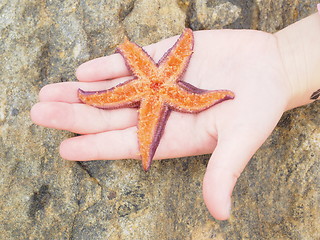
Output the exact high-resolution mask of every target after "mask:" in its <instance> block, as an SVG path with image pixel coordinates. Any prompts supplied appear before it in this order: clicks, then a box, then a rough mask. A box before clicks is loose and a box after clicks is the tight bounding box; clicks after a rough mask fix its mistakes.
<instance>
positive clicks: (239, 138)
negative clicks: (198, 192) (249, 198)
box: [203, 131, 263, 220]
mask: <svg viewBox="0 0 320 240" xmlns="http://www.w3.org/2000/svg"><path fill="white" fill-rule="evenodd" d="M250 132H251V133H252V131H246V132H242V133H236V134H235V133H234V132H233V133H232V134H229V135H228V137H220V136H219V139H218V144H217V146H216V149H215V151H214V152H213V154H212V155H211V158H210V160H209V163H208V166H207V171H206V173H205V176H204V181H203V197H204V201H205V204H206V206H207V208H208V210H209V212H210V213H211V215H212V216H213V217H214V218H216V219H218V220H226V219H228V218H229V216H230V210H231V195H232V191H233V188H234V186H235V184H236V182H237V179H238V177H239V176H240V174H241V172H242V171H243V169H244V167H245V166H246V165H247V163H248V162H249V160H250V158H251V157H252V155H253V154H254V153H255V152H256V150H257V149H258V148H259V147H260V146H261V145H262V143H263V140H262V139H261V140H262V141H257V138H255V137H254V136H253V135H255V134H254V133H252V134H251V135H250Z"/></svg>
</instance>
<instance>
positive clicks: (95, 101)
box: [78, 79, 142, 109]
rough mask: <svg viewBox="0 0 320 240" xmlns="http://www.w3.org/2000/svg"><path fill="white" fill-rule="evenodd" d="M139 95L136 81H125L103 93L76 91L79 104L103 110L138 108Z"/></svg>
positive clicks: (139, 87)
mask: <svg viewBox="0 0 320 240" xmlns="http://www.w3.org/2000/svg"><path fill="white" fill-rule="evenodd" d="M141 94H142V86H141V83H140V82H139V81H138V80H137V79H132V80H129V81H126V82H124V83H121V84H119V85H117V86H115V87H113V88H110V89H107V90H103V91H83V90H81V89H79V90H78V97H79V99H80V101H81V102H83V103H85V104H88V105H91V106H94V107H97V108H103V109H115V108H122V107H135V106H138V104H139V101H140V99H141Z"/></svg>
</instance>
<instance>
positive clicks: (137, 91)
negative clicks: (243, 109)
mask: <svg viewBox="0 0 320 240" xmlns="http://www.w3.org/2000/svg"><path fill="white" fill-rule="evenodd" d="M193 43H194V39H193V33H192V30H191V29H185V31H184V32H183V34H182V35H181V36H180V38H179V39H178V40H177V42H176V43H175V44H174V46H173V47H172V48H171V49H169V50H168V51H167V53H166V54H165V55H164V56H163V57H162V58H161V60H160V61H159V62H158V63H155V62H154V61H153V59H152V58H151V57H150V56H149V55H148V54H147V53H146V52H145V51H144V50H143V49H142V48H141V47H139V46H138V45H136V44H135V43H132V42H130V41H128V40H125V42H124V43H123V44H121V45H120V46H119V47H118V49H117V51H118V52H119V53H120V54H121V55H122V56H123V58H124V59H125V62H126V64H127V67H128V68H129V69H130V70H131V72H132V74H133V75H134V78H133V79H132V80H129V81H126V82H124V83H121V84H119V85H117V86H115V87H113V88H111V89H108V90H103V91H90V92H88V91H83V90H81V89H79V91H78V97H79V99H80V100H81V101H82V102H83V103H86V104H88V105H91V106H94V107H97V108H102V109H116V108H124V107H139V110H138V127H137V129H138V130H137V135H138V143H139V150H140V156H141V159H142V167H143V169H144V170H145V171H147V170H148V169H149V168H150V166H151V162H152V159H153V156H154V154H155V152H156V149H157V147H158V145H159V142H160V138H161V136H162V133H163V131H164V127H165V124H166V121H167V119H168V117H169V113H170V111H171V110H174V111H179V112H185V113H198V112H201V111H203V110H205V109H207V108H209V107H211V106H213V105H215V104H217V103H220V102H222V101H224V100H228V99H233V98H234V93H233V92H231V91H229V90H214V91H210V90H203V89H199V88H197V87H194V86H193V85H191V84H189V83H187V82H183V81H182V77H183V74H184V72H185V71H186V68H187V66H188V64H189V61H190V58H191V55H192V51H193Z"/></svg>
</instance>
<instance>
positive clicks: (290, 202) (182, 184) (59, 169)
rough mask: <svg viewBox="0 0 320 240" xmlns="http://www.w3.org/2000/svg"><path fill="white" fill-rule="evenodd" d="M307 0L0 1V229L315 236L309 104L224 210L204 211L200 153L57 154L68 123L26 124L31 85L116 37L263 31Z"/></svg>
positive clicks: (8, 234)
mask: <svg viewBox="0 0 320 240" xmlns="http://www.w3.org/2000/svg"><path fill="white" fill-rule="evenodd" d="M317 2H318V1H316V0H314V1H312V0H301V1H298V0H297V1H291V0H247V1H242V0H229V1H227V0H217V1H213V0H211V1H210V0H207V1H205V0H202V1H201V0H194V1H189V0H155V1H149V0H123V1H121V0H108V1H107V0H104V1H101V0H99V1H98V0H87V1H82V0H81V1H70V0H67V1H52V0H47V1H42V0H34V1H28V0H21V1H18V0H2V1H1V2H0V34H1V35H0V36H1V44H0V59H1V65H0V74H1V80H0V89H1V94H0V104H1V105H0V124H1V125H0V148H1V151H0V161H1V174H0V223H1V224H0V239H177V240H178V239H181V240H182V239H197V240H201V239H320V230H319V226H320V207H319V206H320V175H319V172H320V160H319V159H320V148H319V143H320V130H319V125H320V120H319V109H320V104H319V102H318V103H314V104H311V105H309V106H306V107H303V108H300V109H295V110H292V111H290V112H288V113H286V114H285V115H284V117H283V118H282V120H281V122H280V123H279V125H278V127H277V128H276V129H275V131H274V132H273V134H272V135H271V136H270V137H269V139H268V140H267V142H266V143H265V144H264V145H263V147H262V148H261V149H260V150H259V151H258V152H257V153H256V155H255V156H254V157H253V159H252V161H251V162H250V164H249V165H248V166H247V168H246V170H245V171H244V173H243V174H242V176H241V177H240V179H239V182H238V184H237V186H236V188H235V191H234V196H233V215H232V217H231V219H230V220H229V221H224V222H219V221H215V220H213V219H212V217H210V215H209V213H208V212H207V210H206V208H205V206H204V203H203V200H202V194H201V182H202V177H203V174H204V171H205V166H206V163H207V160H208V157H209V156H197V157H189V158H182V159H176V160H164V161H156V162H155V163H153V166H152V169H151V171H150V172H148V173H145V172H143V171H141V168H140V163H139V162H138V161H134V160H125V161H108V162H107V161H96V162H82V163H77V162H67V161H64V160H62V159H61V158H60V157H59V154H58V151H57V148H58V146H59V143H60V142H61V141H62V139H64V138H66V137H68V136H71V134H70V133H67V132H63V131H57V130H51V129H45V128H42V127H39V126H35V125H33V124H32V123H31V121H30V119H29V110H30V108H31V106H32V105H33V104H34V103H35V102H36V101H37V94H38V92H39V90H40V88H41V87H42V86H44V85H46V84H48V83H55V82H61V81H72V80H75V77H74V69H75V68H76V66H78V65H79V64H80V63H82V62H84V61H86V60H88V59H92V58H95V57H98V56H103V55H106V54H110V53H112V52H113V51H114V48H115V46H116V45H117V44H119V43H120V42H121V41H122V40H123V38H124V36H125V35H127V36H129V38H131V39H133V40H134V41H136V42H138V43H139V44H143V45H144V44H150V43H152V42H156V41H158V40H160V39H162V38H166V37H169V36H172V35H176V34H178V33H180V32H181V30H182V29H183V28H184V27H185V26H188V27H191V28H193V29H194V30H198V29H212V28H252V29H261V30H265V31H268V32H274V31H277V30H278V29H281V28H283V27H285V26H286V25H288V24H290V23H292V22H294V21H296V20H298V19H300V18H303V17H305V16H307V15H308V14H310V13H311V12H313V11H314V10H315V5H316V3H317Z"/></svg>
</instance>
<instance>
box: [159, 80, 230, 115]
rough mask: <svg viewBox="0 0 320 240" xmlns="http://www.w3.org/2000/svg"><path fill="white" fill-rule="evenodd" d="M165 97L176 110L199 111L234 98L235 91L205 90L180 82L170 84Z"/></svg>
mask: <svg viewBox="0 0 320 240" xmlns="http://www.w3.org/2000/svg"><path fill="white" fill-rule="evenodd" d="M163 97H164V99H165V102H166V103H167V104H168V106H169V107H170V108H171V109H173V110H175V111H180V112H187V113H198V112H201V111H203V110H205V109H207V108H209V107H211V106H213V105H215V104H217V103H220V102H222V101H225V100H228V99H233V98H234V93H233V92H231V91H229V90H214V91H209V90H203V89H200V88H196V87H195V86H193V85H191V84H189V83H187V84H186V83H185V82H179V84H172V85H170V86H168V87H167V88H166V94H165V95H163Z"/></svg>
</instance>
